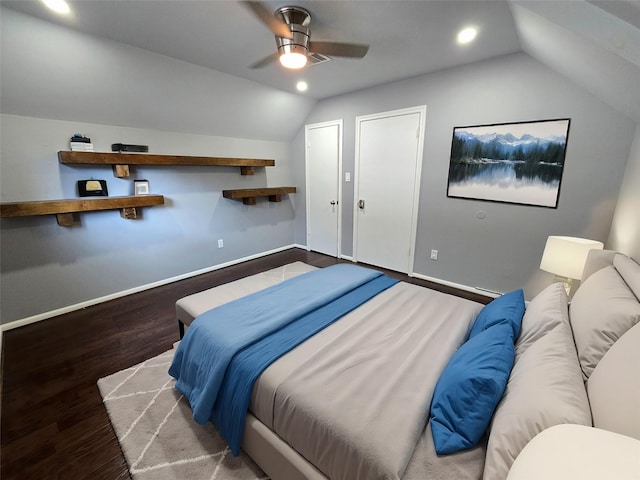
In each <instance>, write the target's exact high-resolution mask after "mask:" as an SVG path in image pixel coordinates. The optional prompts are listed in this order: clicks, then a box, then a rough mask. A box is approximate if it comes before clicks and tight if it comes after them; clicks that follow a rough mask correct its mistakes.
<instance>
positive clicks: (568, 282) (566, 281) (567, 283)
mask: <svg viewBox="0 0 640 480" xmlns="http://www.w3.org/2000/svg"><path fill="white" fill-rule="evenodd" d="M556 282H558V283H561V284H562V286H563V287H564V289H565V291H566V292H567V297H570V296H571V289H572V288H573V279H571V278H568V277H560V276H558V275H556Z"/></svg>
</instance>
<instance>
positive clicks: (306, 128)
mask: <svg viewBox="0 0 640 480" xmlns="http://www.w3.org/2000/svg"><path fill="white" fill-rule="evenodd" d="M331 126H337V127H338V172H337V174H338V178H337V181H338V198H337V199H336V201H337V202H338V205H337V207H338V209H337V211H336V216H337V219H336V221H337V223H338V225H337V228H338V232H337V245H336V258H341V256H342V139H343V134H344V128H343V120H342V119H341V118H340V119H337V120H329V121H327V122H320V123H310V124H308V125H305V126H304V176H305V203H306V207H305V212H306V217H307V218H306V230H307V231H306V232H305V241H306V244H307V251H310V250H311V247H309V227H310V224H311V212H310V211H309V208H310V190H311V189H310V188H309V185H310V184H311V179H310V178H309V143H308V135H307V133H308V132H309V130H313V129H317V128H324V127H331Z"/></svg>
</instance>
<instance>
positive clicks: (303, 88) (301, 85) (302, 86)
mask: <svg viewBox="0 0 640 480" xmlns="http://www.w3.org/2000/svg"><path fill="white" fill-rule="evenodd" d="M296 88H297V89H298V91H299V92H306V91H307V88H309V85H307V82H304V81H300V82H298V83H297V84H296Z"/></svg>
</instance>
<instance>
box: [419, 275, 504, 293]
mask: <svg viewBox="0 0 640 480" xmlns="http://www.w3.org/2000/svg"><path fill="white" fill-rule="evenodd" d="M409 276H410V277H415V278H419V279H421V280H427V281H428V282H433V283H439V284H440V285H446V286H448V287H453V288H457V289H458V290H464V291H465V292H471V293H478V294H480V295H484V296H485V297H493V298H497V297H499V296H500V295H502V294H501V293H498V292H493V291H491V290H484V289H482V288H478V287H470V286H469V285H463V284H462V283H455V282H450V281H448V280H442V279H440V278H435V277H429V276H427V275H422V274H421V273H415V272H411V273H409Z"/></svg>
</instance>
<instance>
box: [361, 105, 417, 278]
mask: <svg viewBox="0 0 640 480" xmlns="http://www.w3.org/2000/svg"><path fill="white" fill-rule="evenodd" d="M413 113H417V114H418V118H419V122H418V131H417V132H416V136H417V138H418V150H417V152H416V157H417V158H416V170H415V182H414V185H413V206H412V209H411V210H412V211H411V238H410V241H409V271H408V272H407V274H408V275H409V276H410V277H412V276H414V271H413V266H414V261H415V251H416V237H417V233H418V209H419V208H420V186H421V183H422V163H423V161H424V158H423V152H424V132H425V122H426V117H427V106H426V105H418V106H415V107H408V108H401V109H398V110H390V111H387V112H380V113H374V114H371V115H359V116H357V117H356V143H355V150H356V151H355V166H354V173H353V176H354V178H353V180H354V185H353V260H354V261H356V262H357V261H358V219H359V215H358V199H359V197H360V135H361V134H360V130H361V126H362V124H363V123H364V122H366V121H370V120H378V119H382V118H388V117H397V116H401V115H409V114H413Z"/></svg>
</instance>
